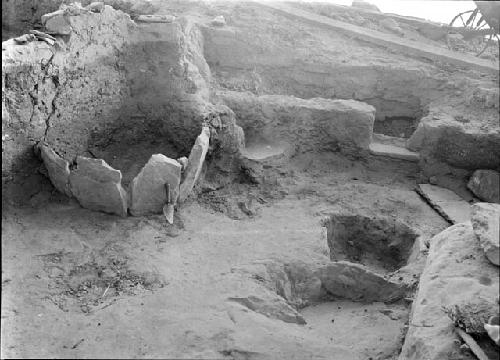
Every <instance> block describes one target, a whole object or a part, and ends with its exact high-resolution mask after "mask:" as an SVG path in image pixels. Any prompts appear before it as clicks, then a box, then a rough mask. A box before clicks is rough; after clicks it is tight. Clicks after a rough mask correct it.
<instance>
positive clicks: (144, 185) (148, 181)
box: [129, 154, 182, 216]
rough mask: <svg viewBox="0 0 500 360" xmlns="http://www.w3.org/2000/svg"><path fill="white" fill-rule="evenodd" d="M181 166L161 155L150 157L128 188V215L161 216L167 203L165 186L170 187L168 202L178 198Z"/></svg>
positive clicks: (173, 202)
mask: <svg viewBox="0 0 500 360" xmlns="http://www.w3.org/2000/svg"><path fill="white" fill-rule="evenodd" d="M181 168H182V166H181V164H179V163H178V162H177V161H176V160H174V159H171V158H168V157H166V156H165V155H162V154H155V155H153V156H151V158H150V159H149V161H148V162H147V163H146V165H144V167H143V168H142V170H141V171H140V173H139V174H138V175H137V176H136V177H135V178H134V180H132V183H131V184H130V187H129V192H130V213H131V214H132V215H134V216H141V215H146V214H161V213H162V211H163V206H164V205H165V204H166V202H167V194H166V190H165V184H169V187H170V192H171V193H170V200H171V203H172V204H175V203H176V201H177V199H178V197H179V184H180V180H181Z"/></svg>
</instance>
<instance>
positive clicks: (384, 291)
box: [317, 261, 408, 302]
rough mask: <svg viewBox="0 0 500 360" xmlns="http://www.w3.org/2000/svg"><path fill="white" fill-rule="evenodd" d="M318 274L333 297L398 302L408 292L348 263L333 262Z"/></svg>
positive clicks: (361, 267) (371, 272)
mask: <svg viewBox="0 0 500 360" xmlns="http://www.w3.org/2000/svg"><path fill="white" fill-rule="evenodd" d="M317 274H318V276H319V278H320V279H321V283H322V285H323V287H324V288H325V289H326V290H327V291H328V292H330V293H331V294H332V295H334V296H338V297H340V298H344V299H350V300H354V301H367V302H372V301H384V302H392V301H397V300H399V299H402V298H403V297H405V295H406V292H407V290H408V289H407V288H406V287H405V286H403V285H401V284H398V283H395V282H392V281H389V280H386V279H385V278H384V277H383V276H381V275H378V274H376V273H374V272H373V271H371V270H369V269H368V268H366V267H365V266H363V265H360V264H355V263H351V262H348V261H339V262H332V263H331V264H328V265H326V266H324V267H322V268H320V269H319V270H318V273H317Z"/></svg>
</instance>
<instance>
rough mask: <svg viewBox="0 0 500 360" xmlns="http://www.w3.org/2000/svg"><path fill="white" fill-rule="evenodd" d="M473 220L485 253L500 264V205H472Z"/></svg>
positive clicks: (475, 231)
mask: <svg viewBox="0 0 500 360" xmlns="http://www.w3.org/2000/svg"><path fill="white" fill-rule="evenodd" d="M471 221H472V227H473V229H474V233H475V234H476V237H477V239H478V241H479V244H480V245H481V248H482V249H483V251H484V254H485V255H486V257H487V258H488V260H489V261H491V263H493V264H495V265H497V266H500V205H497V204H489V203H476V204H474V205H472V219H471Z"/></svg>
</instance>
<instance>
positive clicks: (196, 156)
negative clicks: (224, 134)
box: [179, 127, 210, 203]
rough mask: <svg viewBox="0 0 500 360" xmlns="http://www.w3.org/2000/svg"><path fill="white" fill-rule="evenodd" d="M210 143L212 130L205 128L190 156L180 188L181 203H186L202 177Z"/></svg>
mask: <svg viewBox="0 0 500 360" xmlns="http://www.w3.org/2000/svg"><path fill="white" fill-rule="evenodd" d="M209 142H210V129H209V128H208V127H204V128H203V130H202V132H201V134H200V135H199V136H198V138H197V139H196V141H195V143H194V145H193V148H192V149H191V153H190V154H189V159H188V165H187V168H186V170H185V172H184V177H183V181H182V184H181V186H180V194H179V202H180V203H182V202H184V201H185V200H186V199H187V198H188V196H189V194H190V193H191V191H192V190H193V187H194V185H195V184H196V181H197V180H198V177H199V176H200V172H201V168H202V166H203V162H204V161H205V156H206V155H207V151H208V145H209Z"/></svg>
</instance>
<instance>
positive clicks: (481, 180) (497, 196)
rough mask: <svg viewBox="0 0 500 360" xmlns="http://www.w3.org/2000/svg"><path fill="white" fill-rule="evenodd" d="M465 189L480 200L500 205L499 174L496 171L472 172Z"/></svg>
mask: <svg viewBox="0 0 500 360" xmlns="http://www.w3.org/2000/svg"><path fill="white" fill-rule="evenodd" d="M467 187H468V188H469V189H470V191H472V192H473V193H474V195H476V196H477V197H478V198H480V199H481V200H484V201H487V202H491V203H500V174H499V173H498V171H495V170H476V171H474V173H473V174H472V177H471V178H470V180H469V183H468V184H467Z"/></svg>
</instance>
